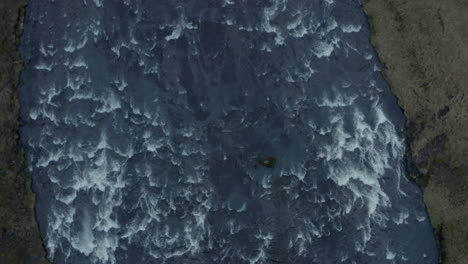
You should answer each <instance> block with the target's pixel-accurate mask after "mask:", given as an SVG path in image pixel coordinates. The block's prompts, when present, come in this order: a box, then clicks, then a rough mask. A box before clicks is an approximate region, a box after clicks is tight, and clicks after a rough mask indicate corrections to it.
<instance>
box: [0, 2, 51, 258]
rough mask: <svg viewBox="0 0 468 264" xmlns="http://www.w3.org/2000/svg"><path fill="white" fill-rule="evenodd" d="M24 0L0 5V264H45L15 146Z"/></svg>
mask: <svg viewBox="0 0 468 264" xmlns="http://www.w3.org/2000/svg"><path fill="white" fill-rule="evenodd" d="M25 4H26V0H2V1H0V25H1V26H0V263H2V264H3V263H5V264H7V263H8V264H16V263H31V264H32V263H41V264H42V263H47V261H46V259H45V255H46V254H45V250H44V247H43V246H42V242H41V239H40V236H39V230H38V227H37V224H36V222H35V219H34V194H33V193H32V191H31V183H30V178H29V177H27V176H26V175H25V174H24V169H23V168H24V167H23V151H22V149H21V147H20V146H19V145H18V136H17V128H18V126H19V121H18V113H19V104H18V100H17V94H16V90H17V86H18V80H19V73H20V71H21V68H22V62H21V60H20V57H19V54H18V52H17V50H16V44H17V41H18V39H19V35H20V33H21V25H22V19H23V12H24V6H25Z"/></svg>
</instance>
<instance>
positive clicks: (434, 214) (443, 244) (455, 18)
mask: <svg viewBox="0 0 468 264" xmlns="http://www.w3.org/2000/svg"><path fill="white" fill-rule="evenodd" d="M364 7H365V10H366V12H367V14H368V16H369V22H370V24H371V27H372V31H373V32H372V43H373V45H374V46H375V48H376V50H377V52H378V53H379V56H380V59H381V60H382V62H383V63H384V65H385V70H384V75H385V77H386V79H387V80H388V81H389V82H390V84H391V86H392V90H393V92H394V93H395V95H396V96H397V97H398V99H399V103H400V106H401V107H402V109H403V110H404V113H405V115H406V117H407V134H408V140H409V146H410V150H409V151H410V155H409V156H410V157H411V160H412V162H413V163H414V164H415V165H416V167H417V169H418V170H419V172H418V173H414V175H412V177H413V178H414V179H415V181H416V182H417V183H418V184H419V185H420V186H421V187H422V189H423V192H424V200H425V202H426V205H427V207H428V211H429V214H430V217H431V221H432V224H433V226H434V230H435V232H436V235H437V238H438V240H439V245H440V249H441V258H442V262H443V263H444V264H466V263H468V203H467V197H468V44H467V43H468V26H467V25H468V15H467V14H468V1H466V0H447V1H439V0H425V1H406V0H365V1H364Z"/></svg>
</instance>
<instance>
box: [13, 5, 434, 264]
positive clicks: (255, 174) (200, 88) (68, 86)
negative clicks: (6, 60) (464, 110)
mask: <svg viewBox="0 0 468 264" xmlns="http://www.w3.org/2000/svg"><path fill="white" fill-rule="evenodd" d="M360 8H361V7H360V3H359V2H358V1H322V0H312V1H300V0H275V1H270V2H264V3H260V2H259V3H256V2H255V3H254V2H249V1H220V2H219V3H218V2H213V3H207V2H203V1H202V2H200V1H185V2H180V1H179V2H174V3H172V2H161V1H154V2H151V4H150V3H149V2H148V3H146V2H144V1H143V2H141V1H128V0H122V1H108V0H105V1H104V0H102V1H98V0H93V1H76V2H73V3H65V2H56V1H42V2H41V1H40V0H31V4H30V5H29V6H28V13H27V14H28V18H27V20H26V24H25V33H24V36H23V38H24V43H25V44H23V46H22V47H21V49H22V55H23V57H24V58H25V61H27V62H28V63H27V65H26V69H25V71H24V73H23V76H22V82H23V83H24V85H23V86H22V87H21V89H20V97H21V100H22V104H23V108H22V116H23V119H24V120H23V121H24V123H25V125H24V127H23V128H22V130H21V138H22V142H23V144H24V145H25V149H26V157H27V159H26V161H27V164H26V165H27V171H28V174H29V175H31V177H32V179H33V186H34V191H35V192H36V193H37V196H38V204H37V208H36V209H37V210H38V212H39V213H38V220H39V223H40V225H41V231H42V236H43V237H44V240H45V244H46V247H47V250H48V257H49V259H50V260H51V261H52V262H54V263H59V264H60V263H72V264H73V263H96V264H107V263H111V264H114V263H133V262H135V263H195V264H198V263H252V264H253V263H256V264H260V263H265V264H266V263H272V262H278V263H379V264H380V263H400V262H408V263H419V262H421V259H424V261H426V262H427V261H433V260H434V262H427V263H436V262H435V260H437V254H436V253H435V251H431V250H434V248H435V242H434V240H433V237H432V233H431V230H430V224H429V222H428V219H427V215H426V212H425V211H424V206H423V204H422V200H421V198H420V193H419V192H418V190H417V189H416V187H415V186H414V185H412V184H411V183H410V182H409V181H408V180H407V179H406V176H405V167H404V166H405V165H404V158H405V151H406V150H405V142H404V138H403V135H404V131H403V125H404V120H403V118H402V114H401V113H400V112H399V110H398V106H397V104H396V102H395V99H394V98H393V96H392V95H391V94H390V93H389V89H388V87H387V85H386V83H385V82H384V80H383V78H382V76H381V75H380V72H379V68H380V64H379V62H378V61H377V60H376V58H377V56H375V54H374V51H373V49H372V47H371V45H370V43H368V39H369V38H368V34H369V29H368V28H367V24H366V22H365V17H364V13H363V12H362V10H361V9H360ZM55 10H60V13H61V14H62V13H63V16H59V17H57V16H55V15H54V14H55V13H56V11H55ZM37 19H40V20H41V21H42V22H41V23H39V24H38V25H37V26H33V25H35V24H34V23H35V21H36V20H37ZM36 40H40V41H36ZM268 156H273V157H275V158H276V163H275V165H274V167H273V168H266V167H263V166H261V165H260V164H259V160H260V159H261V158H264V157H268ZM417 245H418V246H417ZM428 252H433V253H431V254H430V255H428V254H429V253H428ZM423 254H426V257H427V258H422V256H423ZM426 262H424V263H426Z"/></svg>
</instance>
